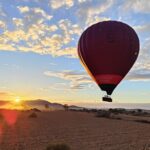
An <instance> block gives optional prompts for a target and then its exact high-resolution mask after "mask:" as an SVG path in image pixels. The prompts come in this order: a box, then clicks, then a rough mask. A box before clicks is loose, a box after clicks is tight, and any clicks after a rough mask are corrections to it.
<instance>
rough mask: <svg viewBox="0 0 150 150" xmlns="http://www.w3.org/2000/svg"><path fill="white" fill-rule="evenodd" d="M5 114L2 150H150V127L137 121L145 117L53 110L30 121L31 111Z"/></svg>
mask: <svg viewBox="0 0 150 150" xmlns="http://www.w3.org/2000/svg"><path fill="white" fill-rule="evenodd" d="M1 113H3V114H5V115H4V117H3V118H1V119H0V150H46V147H47V145H48V144H49V143H66V144H67V145H69V146H70V148H71V150H149V149H150V124H148V123H141V122H135V121H134V120H136V119H141V117H134V116H127V115H122V116H120V117H121V118H122V119H121V120H119V119H110V118H101V117H100V118H99V117H95V114H94V113H87V112H73V111H52V112H36V114H37V118H29V115H30V114H31V111H27V112H21V111H16V112H13V113H10V112H8V113H6V112H1ZM10 114H11V115H10ZM9 115H10V116H9ZM4 118H5V120H4ZM12 118H13V119H12ZM144 119H147V120H148V119H149V120H150V117H144Z"/></svg>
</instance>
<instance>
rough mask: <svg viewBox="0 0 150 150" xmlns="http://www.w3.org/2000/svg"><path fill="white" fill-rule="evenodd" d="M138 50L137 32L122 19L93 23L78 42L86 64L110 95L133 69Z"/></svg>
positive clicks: (80, 54) (79, 50)
mask: <svg viewBox="0 0 150 150" xmlns="http://www.w3.org/2000/svg"><path fill="white" fill-rule="evenodd" d="M138 53H139V39H138V36H137V34H136V32H135V31H134V30H133V29H132V28H131V27H130V26H128V25H127V24H125V23H122V22H118V21H104V22H99V23H97V24H94V25H92V26H90V27H89V28H87V29H86V30H85V31H84V32H83V34H82V35H81V37H80V40H79V43H78V55H79V58H80V60H81V62H82V64H83V65H84V67H85V68H86V70H87V71H88V73H89V74H90V75H91V77H92V78H93V79H94V80H95V82H96V83H97V84H98V85H99V87H100V88H101V89H102V90H104V91H106V92H107V94H108V95H111V94H112V92H113V90H114V89H115V87H116V86H117V85H118V84H119V83H120V81H121V80H122V79H123V78H124V77H125V75H126V74H127V73H128V72H129V70H130V69H131V67H132V66H133V64H134V62H135V61H136V59H137V56H138Z"/></svg>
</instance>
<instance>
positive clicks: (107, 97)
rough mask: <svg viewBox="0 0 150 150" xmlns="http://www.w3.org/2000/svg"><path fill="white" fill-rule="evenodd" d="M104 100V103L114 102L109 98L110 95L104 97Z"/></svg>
mask: <svg viewBox="0 0 150 150" xmlns="http://www.w3.org/2000/svg"><path fill="white" fill-rule="evenodd" d="M102 100H103V101H104V102H112V98H111V97H109V96H108V95H107V96H104V97H103V98H102Z"/></svg>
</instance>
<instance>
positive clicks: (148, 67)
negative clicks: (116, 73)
mask: <svg viewBox="0 0 150 150" xmlns="http://www.w3.org/2000/svg"><path fill="white" fill-rule="evenodd" d="M149 47H150V38H148V39H147V40H145V42H144V44H143V46H142V48H141V50H140V54H139V57H138V59H137V61H136V63H135V65H134V67H133V68H132V70H131V72H130V73H129V75H128V76H127V77H126V79H127V80H132V81H148V80H149V81H150V61H149V56H150V49H149Z"/></svg>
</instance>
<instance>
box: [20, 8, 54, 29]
mask: <svg viewBox="0 0 150 150" xmlns="http://www.w3.org/2000/svg"><path fill="white" fill-rule="evenodd" d="M17 8H18V10H19V11H20V13H21V14H22V15H23V19H22V21H23V24H24V27H25V28H24V29H25V30H26V31H27V30H28V29H29V28H30V27H31V26H32V25H34V24H41V23H43V22H45V21H47V20H51V19H52V17H53V16H52V15H49V14H47V13H46V12H45V11H44V10H43V9H41V8H39V7H35V8H31V7H28V6H18V7H17Z"/></svg>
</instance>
